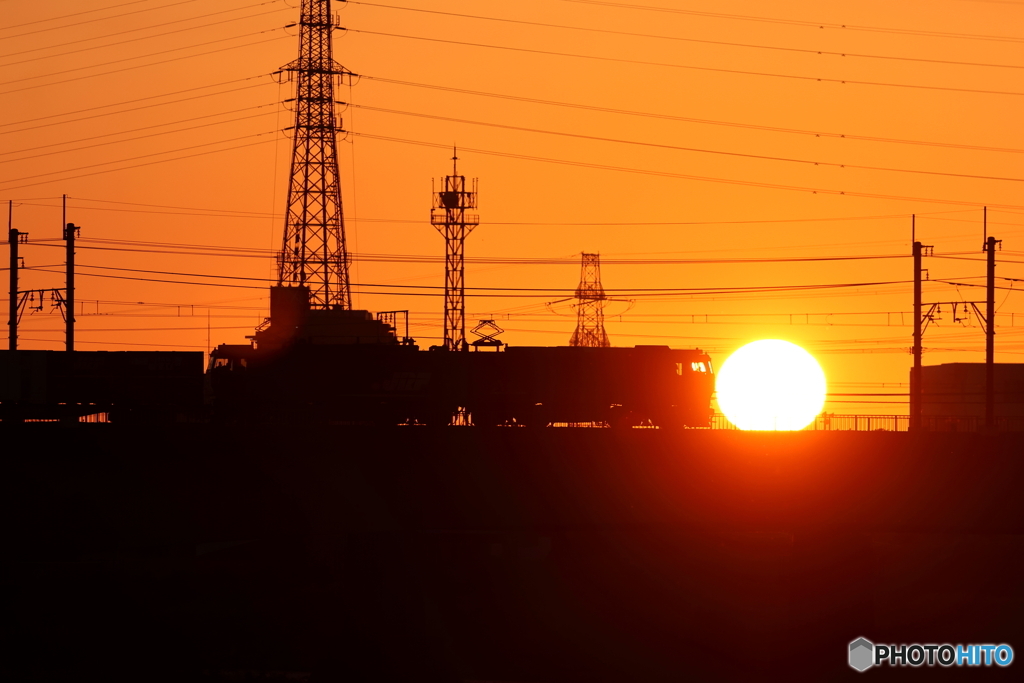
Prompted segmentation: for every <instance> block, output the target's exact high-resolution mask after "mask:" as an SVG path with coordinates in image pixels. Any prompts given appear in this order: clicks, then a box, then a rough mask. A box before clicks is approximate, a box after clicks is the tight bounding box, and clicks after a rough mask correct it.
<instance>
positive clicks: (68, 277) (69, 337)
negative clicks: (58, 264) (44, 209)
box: [64, 223, 81, 351]
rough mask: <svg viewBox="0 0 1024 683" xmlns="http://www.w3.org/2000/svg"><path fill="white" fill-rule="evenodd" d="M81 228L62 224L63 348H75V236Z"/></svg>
mask: <svg viewBox="0 0 1024 683" xmlns="http://www.w3.org/2000/svg"><path fill="white" fill-rule="evenodd" d="M79 230H81V228H79V227H78V226H76V225H75V224H74V223H65V224H64V244H65V249H66V254H67V256H66V260H65V287H66V290H65V292H64V340H65V344H64V349H65V350H66V351H74V350H75V238H76V237H78V231H79Z"/></svg>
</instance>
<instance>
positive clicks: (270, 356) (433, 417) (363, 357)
mask: <svg viewBox="0 0 1024 683" xmlns="http://www.w3.org/2000/svg"><path fill="white" fill-rule="evenodd" d="M396 326H397V320H396V317H394V316H392V317H389V316H388V315H386V314H378V315H377V316H376V317H375V316H373V315H372V314H371V313H369V312H368V311H360V310H342V309H340V308H337V309H328V310H319V309H311V308H310V305H309V290H308V289H307V288H306V287H302V286H297V287H272V288H271V316H270V318H269V319H268V320H267V321H266V322H265V323H264V324H263V325H262V326H260V328H258V329H257V330H256V332H255V334H254V335H252V336H251V337H250V339H251V343H249V344H222V345H220V346H218V347H217V348H216V349H214V350H213V351H212V352H211V355H210V364H209V368H208V371H207V380H208V390H209V392H210V396H211V411H212V413H211V415H212V417H213V419H215V420H224V421H229V422H234V421H247V422H248V421H261V422H277V421H289V422H296V421H317V422H330V423H338V424H372V425H399V424H404V425H428V426H435V425H450V424H473V425H477V426H523V427H545V426H549V425H580V426H582V425H586V426H612V427H630V426H632V427H639V426H652V427H653V426H658V427H707V426H708V424H709V420H710V416H711V409H710V404H711V394H712V391H713V389H714V373H713V368H712V365H711V358H710V357H709V356H708V355H707V354H706V353H704V352H702V351H701V350H699V349H692V350H690V349H670V348H669V347H667V346H635V347H632V348H626V347H607V348H586V347H528V346H524V347H515V346H507V345H505V344H503V343H501V342H498V341H497V340H495V339H493V338H490V337H485V338H484V339H483V340H481V341H480V342H476V343H474V344H469V345H467V348H466V349H465V350H462V351H450V350H446V349H444V348H443V347H442V348H438V347H434V348H431V349H428V350H421V349H420V348H419V347H418V346H417V345H416V344H415V342H414V341H413V340H412V339H410V338H409V337H408V334H406V336H405V337H399V336H398V334H397V332H396Z"/></svg>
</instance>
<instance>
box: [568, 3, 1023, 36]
mask: <svg viewBox="0 0 1024 683" xmlns="http://www.w3.org/2000/svg"><path fill="white" fill-rule="evenodd" d="M564 1H565V2H573V3H577V4H581V5H601V6H605V7H618V8H624V9H635V10H645V11H650V12H668V13H672V14H685V15H689V16H702V17H712V18H715V19H738V20H742V21H753V22H761V23H769V24H788V25H790V26H806V27H809V28H817V29H825V28H830V29H843V30H847V31H867V32H871V33H891V34H896V35H915V36H928V37H932V38H962V39H969V40H990V41H997V42H1013V43H1024V37H1020V36H999V35H991V34H982V33H951V32H944V31H926V30H923V29H901V28H893V27H884V26H866V25H859V24H837V23H833V22H825V21H809V20H806V19H782V18H777V17H759V16H751V15H744V14H725V13H722V12H702V11H697V10H688V9H679V8H675V7H651V6H647V5H634V4H629V3H624V2H609V1H608V0H564Z"/></svg>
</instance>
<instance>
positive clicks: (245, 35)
mask: <svg viewBox="0 0 1024 683" xmlns="http://www.w3.org/2000/svg"><path fill="white" fill-rule="evenodd" d="M281 28H282V27H280V26H277V27H274V28H271V29H265V30H263V31H254V32H252V33H243V34H242V35H239V36H229V37H227V38H218V39H217V40H208V41H206V42H205V43H195V44H194V45H183V46H181V47H172V48H170V49H167V50H159V51H157V52H150V53H149V54H145V55H135V56H133V57H124V58H122V59H114V60H111V61H109V62H100V63H99V64H88V65H86V66H77V67H75V68H74V69H64V70H63V71H53V72H50V73H43V74H33V75H31V76H25V77H24V78H16V79H14V80H13V81H0V85H11V84H12V83H22V82H24V81H34V80H35V79H37V78H49V77H51V76H61V75H63V74H69V73H74V72H75V71H84V70H85V69H97V68H99V67H101V66H110V65H111V64H121V63H123V62H130V61H132V60H135V59H145V58H147V57H156V56H158V55H165V54H168V53H170V52H181V51H182V50H191V49H193V48H196V47H204V46H206V45H215V44H217V43H224V42H227V41H229V40H238V39H239V38H249V37H252V36H259V35H263V34H264V33H270V32H271V31H279V30H281ZM0 66H8V65H7V64H0ZM62 82H63V81H62ZM47 85H50V84H47ZM7 92H14V91H10V90H8V91H7Z"/></svg>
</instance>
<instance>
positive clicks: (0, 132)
mask: <svg viewBox="0 0 1024 683" xmlns="http://www.w3.org/2000/svg"><path fill="white" fill-rule="evenodd" d="M269 75H270V74H259V75H258V76H247V77H246V78H236V79H234V80H230V81H223V82H221V83H212V84H210V85H201V86H199V87H197V88H186V89H185V90H177V91H174V92H169V93H163V94H161V95H150V96H149V97H140V98H138V99H134V100H127V101H125V102H114V103H113V104H101V105H99V106H96V107H87V108H85V109H76V110H74V111H69V112H64V113H62V114H50V115H49V116H38V117H35V118H31V119H23V120H21V121H11V122H9V123H0V128H3V127H5V126H14V125H18V124H21V123H32V122H35V121H45V120H46V119H54V118H59V117H61V116H71V115H72V114H81V113H83V112H87V111H95V110H96V109H109V108H110V107H119V106H121V105H123V104H134V103H136V102H145V101H147V100H156V99H160V98H163V97H170V96H171V95H180V94H181V93H186V92H194V91H196V90H205V89H207V88H216V87H218V86H221V85H232V84H234V83H244V82H245V81H252V80H256V79H258V78H266V77H267V76H269ZM271 83H272V81H269V80H268V81H266V82H264V83H256V84H253V85H247V86H245V87H244V88H231V89H229V90H219V91H217V92H212V93H207V94H205V95H196V96H194V97H183V98H181V99H177V100H170V101H167V102H158V103H156V104H147V105H144V106H142V107H132V108H131V109H122V110H120V111H113V112H107V113H106V114H95V115H93V116H82V117H79V118H77V119H68V120H67V121H55V122H53V123H44V124H42V125H39V126H29V127H26V128H18V129H17V130H8V131H3V130H0V135H7V134H9V133H21V132H23V131H26V130H35V129H37V128H48V127H50V126H62V125H64V124H66V123H76V122H78V121H88V120H90V119H95V118H100V117H103V116H113V115H115V114H125V113H128V112H132V111H139V110H140V109H150V108H152V107H163V106H165V105H168V104H178V103H179V102H190V101H192V100H198V99H203V98H206V97H214V96H216V95H225V94H227V93H232V92H238V91H240V90H249V89H251V88H258V87H260V86H263V85H270V84H271Z"/></svg>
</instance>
